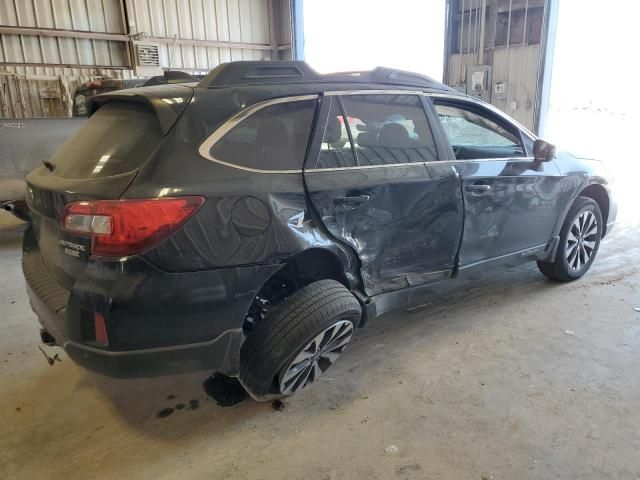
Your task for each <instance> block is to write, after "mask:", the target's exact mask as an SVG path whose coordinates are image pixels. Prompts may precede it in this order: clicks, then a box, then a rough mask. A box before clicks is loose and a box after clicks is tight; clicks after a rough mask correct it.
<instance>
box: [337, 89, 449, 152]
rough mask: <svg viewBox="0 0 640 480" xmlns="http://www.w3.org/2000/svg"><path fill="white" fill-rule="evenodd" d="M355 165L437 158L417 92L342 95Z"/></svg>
mask: <svg viewBox="0 0 640 480" xmlns="http://www.w3.org/2000/svg"><path fill="white" fill-rule="evenodd" d="M342 102H343V105H344V109H345V113H346V115H347V123H348V125H349V128H350V130H351V135H352V137H353V142H354V146H355V150H356V159H357V163H358V165H386V164H394V163H413V162H425V161H433V160H437V159H438V155H437V151H436V146H435V142H434V139H433V135H432V133H431V129H430V128H429V124H428V121H427V116H426V114H425V111H424V108H423V106H422V102H421V99H420V97H418V96H417V95H388V94H384V95H382V94H374V95H345V96H343V97H342Z"/></svg>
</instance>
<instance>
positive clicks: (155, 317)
mask: <svg viewBox="0 0 640 480" xmlns="http://www.w3.org/2000/svg"><path fill="white" fill-rule="evenodd" d="M22 263H23V271H24V275H25V279H26V283H27V292H28V294H29V298H30V301H31V306H32V309H33V311H34V312H35V313H36V315H37V316H38V319H39V321H40V324H41V325H42V327H43V328H44V329H45V330H46V331H47V332H48V333H49V334H50V335H51V336H52V337H53V338H54V339H55V345H57V346H60V347H62V348H64V349H65V351H66V352H67V353H68V355H69V357H71V359H72V360H74V361H75V362H76V363H78V364H79V365H81V366H82V367H85V368H87V369H89V370H93V371H95V372H99V373H102V374H105V375H108V376H112V377H146V376H155V375H167V374H174V373H185V372H195V371H202V370H206V371H208V372H220V373H224V374H226V375H237V373H238V369H239V360H240V347H241V346H242V342H243V341H244V335H243V331H242V324H243V322H244V319H245V316H246V312H247V310H248V308H249V306H250V304H251V302H252V301H253V298H255V295H256V293H257V291H258V290H259V288H260V287H261V285H262V283H263V282H264V281H265V279H266V278H268V276H270V274H271V273H272V272H274V271H276V270H277V269H279V266H277V265H276V266H273V265H272V266H262V267H242V268H237V269H223V270H212V271H209V272H193V273H181V274H178V275H176V274H170V273H167V272H163V271H160V270H157V269H155V268H154V267H153V266H151V265H149V264H148V263H147V262H145V261H144V260H142V259H137V260H136V259H132V261H131V263H130V264H129V265H128V266H124V267H123V265H122V264H121V263H120V262H118V263H116V264H114V265H115V266H114V268H117V269H118V271H117V273H118V275H115V274H114V272H113V271H111V270H109V266H108V265H107V264H106V263H105V264H103V265H101V266H100V267H101V268H100V269H96V268H95V266H94V267H93V268H92V269H91V270H92V271H96V272H101V273H102V274H103V275H104V276H105V277H107V278H108V280H109V281H108V282H107V281H105V280H104V278H102V277H101V278H98V279H93V281H89V280H90V279H87V278H83V279H82V281H80V280H79V281H77V282H76V283H75V284H74V286H73V287H72V288H71V289H69V290H67V289H65V288H63V287H62V286H61V285H60V284H59V283H58V282H57V281H56V279H55V278H53V277H52V276H51V274H49V272H48V270H47V268H46V267H45V265H44V261H43V259H42V256H41V254H40V251H39V250H37V249H29V248H26V249H25V251H24V253H23V260H22ZM125 263H126V262H125ZM127 268H132V269H135V274H134V273H133V272H128V271H127ZM109 282H111V283H109ZM130 282H134V283H133V284H132V285H131V286H130ZM240 286H241V288H242V290H241V289H240ZM93 312H100V313H102V314H103V316H104V318H105V322H106V328H107V334H108V336H109V346H108V347H101V346H98V345H97V344H96V342H95V341H92V339H91V338H86V331H87V329H86V328H85V325H83V322H84V323H86V322H87V320H89V321H90V322H93V320H92V318H93ZM94 340H95V339H94Z"/></svg>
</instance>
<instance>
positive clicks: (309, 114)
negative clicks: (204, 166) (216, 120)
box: [210, 100, 316, 170]
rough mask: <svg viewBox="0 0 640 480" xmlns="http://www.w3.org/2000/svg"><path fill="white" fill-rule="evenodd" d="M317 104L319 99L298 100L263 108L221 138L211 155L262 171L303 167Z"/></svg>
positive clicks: (212, 149) (213, 147) (212, 148)
mask: <svg viewBox="0 0 640 480" xmlns="http://www.w3.org/2000/svg"><path fill="white" fill-rule="evenodd" d="M315 105H316V101H315V100H297V101H291V102H286V103H278V104H275V105H270V106H268V107H265V108H262V109H261V110H258V111H257V112H255V113H254V114H253V115H251V116H250V117H248V118H246V119H245V120H243V121H242V122H240V123H239V124H238V125H236V126H235V127H233V128H232V129H231V130H230V131H229V132H228V133H227V134H226V135H225V136H223V137H222V138H221V139H220V140H218V141H217V142H216V143H215V144H214V145H213V146H212V147H211V150H210V154H211V156H212V157H213V158H214V159H216V160H221V161H223V162H228V163H232V164H234V165H238V166H242V167H248V168H253V169H258V170H298V169H301V168H302V163H303V161H304V156H305V153H306V150H307V142H308V141H309V134H310V132H311V124H312V123H313V113H314V111H315Z"/></svg>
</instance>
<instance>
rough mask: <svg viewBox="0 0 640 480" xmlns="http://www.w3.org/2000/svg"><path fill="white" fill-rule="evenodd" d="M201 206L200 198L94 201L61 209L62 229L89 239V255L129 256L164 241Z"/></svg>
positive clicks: (202, 199) (202, 200) (71, 204)
mask: <svg viewBox="0 0 640 480" xmlns="http://www.w3.org/2000/svg"><path fill="white" fill-rule="evenodd" d="M203 203H204V197H177V198H154V199H136V200H96V201H89V202H74V203H70V204H68V205H67V206H66V207H65V210H64V214H63V216H62V227H63V228H64V229H65V230H66V231H68V232H71V233H77V234H79V235H87V236H91V237H92V239H93V241H92V247H91V253H92V254H93V255H102V256H108V257H122V256H126V255H132V254H134V253H138V252H140V251H142V250H145V249H147V248H149V247H150V246H152V245H154V244H156V243H158V242H159V241H160V240H162V239H164V238H166V237H167V236H168V235H169V234H170V233H171V232H173V231H175V230H176V229H177V228H178V227H179V226H180V225H182V224H183V223H184V222H185V221H186V220H187V219H188V218H189V217H190V216H191V215H193V214H194V213H195V212H196V211H197V210H198V209H199V208H200V207H201V206H202V204H203Z"/></svg>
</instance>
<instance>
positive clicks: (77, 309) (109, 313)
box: [23, 62, 616, 400]
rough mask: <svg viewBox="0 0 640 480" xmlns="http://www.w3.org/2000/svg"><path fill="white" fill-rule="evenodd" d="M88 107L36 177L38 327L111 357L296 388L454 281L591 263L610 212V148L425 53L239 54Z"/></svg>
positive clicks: (150, 367)
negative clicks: (560, 143)
mask: <svg viewBox="0 0 640 480" xmlns="http://www.w3.org/2000/svg"><path fill="white" fill-rule="evenodd" d="M92 109H93V111H92V116H91V118H90V119H89V121H88V122H87V123H86V124H85V125H84V126H83V127H82V128H81V129H80V130H79V131H78V133H76V134H75V135H74V136H73V137H72V138H71V139H70V140H69V141H68V142H67V143H66V144H65V145H64V146H63V147H62V148H61V149H60V150H59V151H58V152H57V153H56V154H55V155H53V157H52V158H51V159H50V161H49V162H48V163H47V165H45V166H42V167H40V168H37V169H36V170H34V171H32V172H31V173H30V174H29V175H28V177H27V182H28V195H27V198H28V205H29V207H30V210H31V226H30V228H29V229H28V230H27V232H26V234H25V239H24V257H23V269H24V274H25V277H26V279H27V287H28V290H29V295H30V298H31V303H32V306H33V309H34V311H35V312H36V313H37V315H38V317H39V318H40V322H41V323H42V326H43V330H42V338H43V341H44V342H46V343H48V344H51V345H59V346H61V347H64V348H65V350H66V351H67V352H68V354H69V356H71V358H73V359H74V360H75V361H76V362H77V363H79V364H81V365H83V366H85V367H87V368H89V369H92V370H95V371H98V372H102V373H105V374H107V375H112V376H130V377H131V376H141V375H153V374H160V373H168V372H177V371H188V370H192V371H193V370H201V369H207V370H210V371H216V372H220V373H223V374H226V375H230V376H236V377H238V378H239V380H240V381H241V383H242V384H243V386H244V387H245V388H246V389H247V390H248V392H249V393H250V394H251V395H252V396H253V397H254V398H256V399H260V400H264V399H268V398H273V397H275V396H282V395H289V394H292V393H295V392H296V391H299V390H300V389H302V388H304V387H305V386H307V385H309V384H310V383H312V382H313V381H314V380H316V379H317V378H318V377H319V376H320V375H322V374H323V373H324V372H325V371H326V370H327V368H328V367H329V366H330V365H331V364H332V363H333V362H334V361H335V360H336V358H337V357H338V356H339V355H340V354H341V352H342V351H343V349H344V348H345V346H346V345H347V344H348V343H349V341H350V339H351V338H352V335H353V334H354V329H355V328H356V327H358V326H361V325H363V324H364V323H365V322H367V321H369V320H371V319H373V318H374V317H376V316H379V315H381V314H383V313H385V312H387V311H390V310H392V309H397V308H402V307H405V306H409V305H412V304H415V303H416V302H418V301H420V299H421V297H423V296H424V295H425V294H426V293H428V292H430V291H431V289H432V288H434V286H435V285H439V284H441V283H442V282H443V281H444V280H451V279H456V281H458V279H460V278H469V277H470V276H471V275H474V274H477V273H478V272H481V271H484V270H486V269H487V268H489V267H492V266H495V267H498V266H499V265H502V266H504V265H515V264H519V263H523V262H529V261H537V262H538V265H539V267H540V270H541V271H542V273H543V274H545V275H546V276H548V277H550V278H553V279H556V280H560V281H569V280H574V279H577V278H579V277H581V276H582V275H583V274H584V273H585V272H586V271H587V270H588V269H589V267H590V266H591V264H592V263H593V260H594V258H595V255H596V252H597V251H598V246H599V244H600V239H601V238H602V237H603V236H604V235H605V234H606V233H607V232H608V231H609V230H610V228H611V227H612V225H613V221H614V219H615V216H616V207H615V204H614V203H613V201H612V198H611V193H610V191H609V186H608V183H607V180H606V178H605V177H604V176H603V173H602V165H601V163H599V162H597V161H587V160H581V159H578V158H575V157H573V156H571V155H568V154H565V153H557V154H556V153H555V149H554V148H553V146H551V145H550V144H548V143H546V142H544V141H543V140H540V139H537V138H536V137H535V136H534V135H533V134H532V133H530V132H529V131H527V130H526V129H524V128H523V127H521V126H519V125H517V124H516V123H514V122H513V121H512V120H510V119H509V118H508V117H506V116H505V115H504V114H502V113H501V112H500V111H498V110H497V109H495V108H493V107H491V106H489V105H487V104H485V103H482V102H480V101H477V100H475V99H473V98H470V97H466V96H464V95H461V94H459V93H456V92H455V91H453V90H451V89H450V88H448V87H446V86H444V85H442V84H440V83H438V82H435V81H433V80H431V79H429V78H428V77H424V76H421V75H417V74H413V73H408V72H402V71H396V70H390V69H385V68H377V69H375V70H373V71H371V72H361V73H348V74H333V75H319V74H317V73H315V72H314V71H313V70H311V69H310V68H309V67H308V66H307V65H306V64H305V63H301V62H269V63H265V62H234V63H229V64H224V65H220V66H219V67H217V68H216V69H214V70H213V71H212V72H211V73H210V74H209V75H208V76H207V77H205V78H204V79H203V80H202V81H201V82H200V83H199V84H198V85H197V86H196V85H194V86H184V85H165V86H159V87H147V88H139V89H135V90H128V91H124V92H116V93H112V94H105V95H101V96H99V97H96V98H95V101H94V102H93V103H92Z"/></svg>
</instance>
